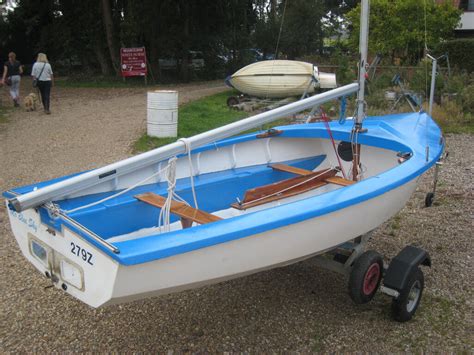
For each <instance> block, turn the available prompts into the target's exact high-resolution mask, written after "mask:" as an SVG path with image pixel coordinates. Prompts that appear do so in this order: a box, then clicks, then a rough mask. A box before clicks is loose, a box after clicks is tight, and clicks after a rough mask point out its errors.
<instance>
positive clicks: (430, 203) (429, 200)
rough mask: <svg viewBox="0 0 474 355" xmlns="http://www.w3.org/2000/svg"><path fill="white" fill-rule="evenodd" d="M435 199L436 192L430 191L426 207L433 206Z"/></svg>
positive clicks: (426, 199)
mask: <svg viewBox="0 0 474 355" xmlns="http://www.w3.org/2000/svg"><path fill="white" fill-rule="evenodd" d="M433 200H434V193H432V192H428V193H427V194H426V197H425V207H431V205H432V204H433Z"/></svg>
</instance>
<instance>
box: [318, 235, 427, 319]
mask: <svg viewBox="0 0 474 355" xmlns="http://www.w3.org/2000/svg"><path fill="white" fill-rule="evenodd" d="M371 236H372V232H370V233H367V234H365V235H363V236H359V237H357V238H356V239H354V240H353V241H352V242H347V243H344V244H342V245H340V246H338V247H337V248H335V249H332V250H330V251H328V252H327V253H325V254H322V255H318V256H316V257H314V258H313V261H314V262H315V263H316V265H317V266H318V267H321V268H323V269H327V270H330V271H334V272H337V273H339V274H342V275H344V276H346V277H347V278H348V291H349V296H350V297H351V299H352V301H354V303H355V304H365V303H368V302H370V301H371V300H372V299H373V298H374V296H375V294H376V292H377V290H378V289H380V291H381V292H382V293H384V294H385V295H388V296H390V297H392V306H391V313H392V317H393V319H394V320H396V321H398V322H406V321H409V320H410V319H412V318H413V316H414V315H415V312H416V310H417V308H418V306H419V305H420V302H421V296H422V294H423V288H424V276H423V271H422V270H421V268H420V266H421V265H423V266H428V267H431V258H430V256H429V254H428V253H427V252H426V251H425V250H423V249H421V248H418V247H415V246H411V245H408V246H406V247H405V248H403V249H402V250H401V251H400V252H399V253H398V254H397V255H396V256H395V257H394V258H393V259H392V260H391V261H390V263H388V264H387V263H385V262H384V261H383V257H382V255H380V254H379V253H378V252H376V251H374V250H366V246H367V243H368V241H369V240H370V238H371Z"/></svg>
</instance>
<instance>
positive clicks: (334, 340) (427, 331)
mask: <svg viewBox="0 0 474 355" xmlns="http://www.w3.org/2000/svg"><path fill="white" fill-rule="evenodd" d="M178 89H179V90H180V101H181V102H184V101H188V100H192V99H196V98H198V97H201V96H205V95H208V94H212V93H215V92H218V91H221V90H223V89H224V88H223V87H222V85H221V84H220V83H217V82H212V83H203V84H195V85H187V86H181V87H179V88H178ZM145 91H146V90H145V89H90V90H89V89H88V90H85V89H72V88H70V89H62V88H58V89H56V88H55V89H54V92H53V102H52V108H51V109H52V114H51V115H50V116H46V115H44V114H43V113H41V112H33V113H26V112H24V111H22V110H21V109H20V110H14V111H12V113H11V115H10V117H9V121H8V122H7V123H4V124H0V149H1V150H0V189H1V190H2V191H3V190H5V189H7V188H10V187H14V186H17V185H21V184H27V183H31V182H33V181H38V180H45V179H48V178H52V177H55V176H60V175H64V174H67V173H71V172H75V171H79V170H84V169H90V168H95V167H98V166H101V165H104V164H106V163H111V162H113V161H115V160H117V159H121V158H124V157H127V156H129V155H130V147H131V143H132V142H133V141H134V140H135V139H136V138H137V137H138V136H139V135H140V134H141V133H142V132H143V130H144V129H145V105H146V98H145ZM2 98H3V100H6V96H5V93H2ZM4 102H5V101H4ZM472 138H473V137H472V136H471V135H452V136H448V137H447V141H448V150H449V151H450V157H449V160H448V161H447V163H446V164H445V166H444V168H443V172H442V175H441V183H440V185H439V193H438V195H437V200H436V203H435V206H433V207H431V208H423V207H422V206H423V199H424V195H425V193H426V191H428V186H429V184H430V182H431V173H430V174H428V175H427V176H425V177H424V178H423V179H422V181H421V184H420V187H419V189H418V190H417V192H416V193H415V194H414V196H413V198H412V199H411V200H410V202H409V203H408V205H407V206H406V208H405V209H403V210H402V211H401V212H400V213H399V214H398V215H397V216H396V217H395V218H393V219H392V220H390V221H388V222H387V223H385V224H384V225H382V226H381V227H380V228H378V229H377V231H376V233H375V236H374V239H373V241H372V246H373V248H374V249H376V250H378V251H380V252H381V253H384V254H385V255H386V257H387V258H390V257H393V256H394V255H395V254H396V253H397V252H398V251H399V250H400V249H401V248H402V247H403V246H404V245H406V244H408V243H412V244H415V245H420V246H423V247H424V248H426V249H427V250H428V251H429V253H430V254H431V256H432V259H433V267H432V269H425V280H426V289H425V294H424V297H423V301H422V305H421V307H420V309H419V310H418V313H417V316H416V317H415V319H414V320H413V321H411V322H409V323H405V324H398V323H395V322H393V321H392V320H391V319H390V316H389V312H388V310H389V304H390V300H389V298H387V297H386V296H383V295H381V294H378V295H377V296H376V297H375V299H374V301H373V302H371V303H370V304H368V305H364V306H355V305H354V304H353V303H352V302H351V300H350V299H349V296H348V295H347V292H346V289H347V282H346V280H345V279H344V277H342V276H340V275H336V274H333V273H331V272H329V271H325V270H321V269H317V268H316V267H315V265H314V262H313V261H312V260H308V261H305V262H301V263H298V264H295V265H292V266H289V267H285V268H280V269H274V270H270V271H266V272H262V273H259V274H256V275H252V276H249V277H245V278H241V279H237V280H233V281H228V282H224V283H221V284H218V285H214V286H210V287H204V288H201V289H197V290H192V291H187V292H182V293H179V294H174V295H168V296H163V297H160V298H154V299H148V300H144V301H138V302H134V303H129V304H125V305H119V306H110V307H107V308H103V309H98V310H94V309H92V308H89V307H88V306H86V305H84V304H82V303H80V302H79V301H76V300H74V299H73V298H71V297H69V296H67V295H65V294H64V293H63V292H61V291H59V290H56V289H55V288H50V287H48V286H49V282H48V280H47V279H45V278H44V277H42V276H41V275H40V274H39V273H38V272H36V271H35V270H34V269H33V267H32V266H30V264H29V263H27V262H26V261H25V259H24V258H23V257H22V256H21V254H20V251H19V250H18V248H17V246H16V243H15V241H14V238H13V235H12V233H11V231H10V228H9V225H8V221H7V216H6V212H5V209H4V208H1V209H0V238H1V240H0V271H1V276H0V289H1V293H0V352H5V351H49V352H50V351H101V352H103V351H120V352H125V351H127V352H129V351H150V352H151V351H153V352H156V351H168V350H179V351H211V352H215V351H251V352H256V351H271V350H296V351H334V350H346V351H347V350H359V351H371V352H389V351H390V352H394V351H403V350H409V351H416V350H421V349H424V350H431V351H435V350H436V351H441V350H448V351H453V350H457V351H460V350H465V351H466V350H467V351H472V350H473V346H474V345H473V344H474V342H473V329H474V324H473V319H472V315H473V312H472V311H473V293H472V287H473V285H474V277H473V271H474V270H473V268H472V250H473V249H474V248H473V242H472V230H473V218H474V209H473V196H474V191H473V169H474V160H473V143H472Z"/></svg>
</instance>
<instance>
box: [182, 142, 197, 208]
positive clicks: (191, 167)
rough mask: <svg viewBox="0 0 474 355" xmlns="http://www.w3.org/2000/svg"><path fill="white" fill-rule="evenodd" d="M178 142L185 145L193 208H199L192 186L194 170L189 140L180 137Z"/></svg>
mask: <svg viewBox="0 0 474 355" xmlns="http://www.w3.org/2000/svg"><path fill="white" fill-rule="evenodd" d="M178 142H182V143H183V144H184V146H185V147H186V153H187V154H188V162H189V178H190V180H191V190H192V192H193V199H194V208H196V209H199V207H198V202H197V198H196V190H195V188H194V170H193V162H192V159H191V142H190V141H189V140H188V139H187V138H180V139H178Z"/></svg>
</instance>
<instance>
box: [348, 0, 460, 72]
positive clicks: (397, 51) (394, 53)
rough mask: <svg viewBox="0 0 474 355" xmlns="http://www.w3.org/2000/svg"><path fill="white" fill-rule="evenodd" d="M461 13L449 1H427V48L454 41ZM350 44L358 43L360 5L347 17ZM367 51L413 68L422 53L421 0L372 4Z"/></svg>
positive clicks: (383, 0)
mask: <svg viewBox="0 0 474 355" xmlns="http://www.w3.org/2000/svg"><path fill="white" fill-rule="evenodd" d="M460 15H461V12H460V11H459V10H458V9H456V8H455V7H454V6H453V5H452V2H451V1H445V2H444V3H442V4H436V3H435V2H434V0H426V45H427V46H428V48H434V47H435V46H436V45H437V44H438V43H440V42H441V41H443V40H446V39H449V38H451V37H453V34H454V29H455V28H456V26H457V25H458V23H459V20H460ZM347 21H348V27H349V28H350V38H349V40H350V44H351V46H352V47H353V48H354V50H355V49H356V48H357V46H358V42H359V22H360V5H358V6H357V7H356V8H354V9H353V10H351V11H350V12H349V13H348V14H347ZM369 27H370V28H369V29H370V35H369V50H370V51H372V52H377V53H382V54H384V55H388V56H390V57H391V58H392V60H393V59H394V58H395V57H399V58H401V59H402V62H405V63H406V62H408V63H412V64H415V63H416V62H418V61H419V59H420V58H422V57H423V54H424V49H425V2H424V1H420V0H397V1H392V0H372V1H371V4H370V26H369Z"/></svg>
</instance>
